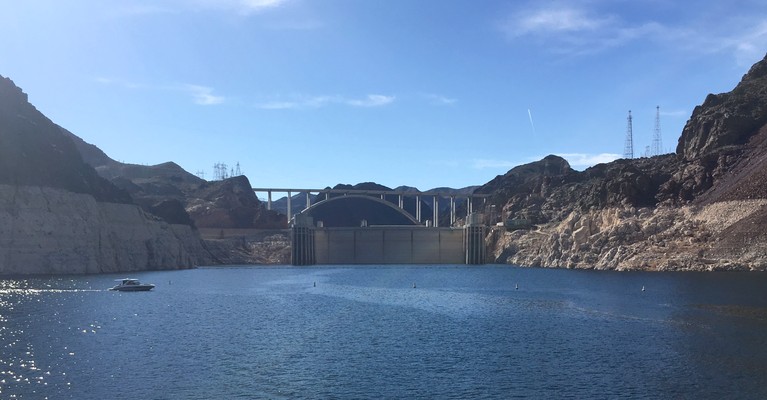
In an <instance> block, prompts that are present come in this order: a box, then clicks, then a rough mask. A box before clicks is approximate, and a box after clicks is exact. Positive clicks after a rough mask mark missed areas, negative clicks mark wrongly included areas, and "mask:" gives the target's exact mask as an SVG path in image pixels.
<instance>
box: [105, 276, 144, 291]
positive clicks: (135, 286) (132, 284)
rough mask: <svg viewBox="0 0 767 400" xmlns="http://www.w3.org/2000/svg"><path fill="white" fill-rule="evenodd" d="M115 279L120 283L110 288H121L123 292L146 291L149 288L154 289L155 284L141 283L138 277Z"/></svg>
mask: <svg viewBox="0 0 767 400" xmlns="http://www.w3.org/2000/svg"><path fill="white" fill-rule="evenodd" d="M115 281H117V282H120V283H119V284H117V285H115V286H114V287H112V288H110V289H109V290H119V291H122V292H145V291H147V290H152V289H154V285H153V284H151V283H141V282H139V280H138V279H133V278H124V279H115Z"/></svg>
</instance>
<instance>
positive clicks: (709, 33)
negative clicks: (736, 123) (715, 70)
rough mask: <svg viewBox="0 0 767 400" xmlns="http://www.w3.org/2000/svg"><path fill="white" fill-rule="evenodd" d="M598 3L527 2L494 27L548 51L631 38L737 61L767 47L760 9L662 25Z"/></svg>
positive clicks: (600, 46)
mask: <svg viewBox="0 0 767 400" xmlns="http://www.w3.org/2000/svg"><path fill="white" fill-rule="evenodd" d="M598 4H599V2H587V3H582V4H572V3H570V4H568V3H564V2H554V3H549V4H548V5H546V6H543V7H538V8H526V9H523V10H520V11H519V12H516V13H514V14H512V15H510V16H509V17H508V18H506V19H505V20H504V21H503V22H502V23H501V24H499V25H498V28H499V30H500V31H501V32H502V33H503V34H504V35H505V36H506V37H507V38H508V39H509V40H511V41H515V42H529V41H533V42H535V43H537V44H541V45H543V46H545V48H547V49H548V51H549V52H553V53H558V54H565V55H588V54H596V53H600V52H603V51H605V50H608V49H612V48H617V47H621V46H625V45H627V44H629V43H632V42H636V41H651V42H653V43H655V44H656V45H662V46H665V47H668V48H670V49H672V50H683V51H687V52H692V53H703V54H716V53H730V54H732V56H733V57H734V58H735V61H736V62H737V63H738V65H746V66H748V65H751V64H752V63H753V62H754V61H755V60H759V59H761V58H762V57H763V56H764V49H765V47H767V21H765V20H764V17H763V15H762V14H760V13H750V14H746V13H744V14H742V15H739V16H735V17H729V18H724V16H723V18H721V19H718V20H717V23H716V24H714V25H712V24H711V21H709V20H694V19H678V21H679V22H675V25H667V24H664V23H661V22H659V21H658V20H646V21H643V22H631V21H632V20H631V19H628V18H624V17H622V16H621V15H618V14H615V13H603V12H600V11H599V10H597V9H596V7H593V5H598ZM587 5H591V6H592V7H589V6H587Z"/></svg>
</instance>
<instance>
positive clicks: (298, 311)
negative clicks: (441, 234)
mask: <svg viewBox="0 0 767 400" xmlns="http://www.w3.org/2000/svg"><path fill="white" fill-rule="evenodd" d="M120 277H121V276H114V275H99V276H96V275H89V276H66V277H61V276H60V277H45V278H34V279H18V280H9V279H6V280H0V398H31V399H39V398H45V397H48V398H51V399H59V398H75V399H81V398H115V399H120V398H142V399H210V398H290V399H293V398H460V399H463V398H514V397H521V398H524V397H534V398H541V397H554V398H561V397H573V398H698V397H705V398H721V397H739V398H767V290H765V289H767V275H763V274H746V273H669V274H667V273H616V272H594V271H569V270H546V269H522V268H514V267H508V266H485V267H466V266H460V267H457V266H386V267H370V266H364V267H362V266H361V267H356V268H340V267H339V268H333V267H312V268H291V267H275V268H263V267H227V268H200V269H196V270H187V271H172V272H171V271H168V272H151V273H141V274H137V275H135V276H131V277H137V278H139V279H141V280H142V281H146V282H149V283H154V284H156V285H157V287H156V289H155V290H154V291H152V292H143V293H119V292H110V291H108V290H106V289H107V288H109V287H110V286H112V285H113V284H114V282H113V280H114V279H116V278H120ZM414 286H415V287H414ZM517 286H518V289H516V287H517ZM643 286H644V287H645V291H642V290H641V288H642V287H643Z"/></svg>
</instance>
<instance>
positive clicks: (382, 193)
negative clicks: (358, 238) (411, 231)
mask: <svg viewBox="0 0 767 400" xmlns="http://www.w3.org/2000/svg"><path fill="white" fill-rule="evenodd" d="M253 192H255V193H266V194H267V203H266V207H267V209H268V210H271V209H272V206H273V196H272V194H273V193H285V194H286V198H287V218H288V223H289V224H290V221H291V220H292V219H293V207H292V206H293V204H292V201H293V197H294V195H302V194H303V195H305V196H306V207H304V210H306V209H308V208H310V207H312V205H313V204H312V196H313V195H315V196H316V197H315V199H317V198H320V199H321V198H322V197H324V199H321V200H317V201H315V202H314V204H316V203H318V202H321V201H323V200H329V199H330V198H331V196H332V195H337V196H375V197H378V198H380V199H381V200H384V201H389V199H390V198H396V199H397V202H396V203H393V204H395V205H396V206H397V208H398V209H400V210H401V211H402V212H404V213H405V214H407V215H409V216H410V217H411V218H413V219H414V220H415V221H417V223H418V224H423V223H424V217H425V216H424V215H423V213H422V208H423V207H422V204H423V203H422V202H424V201H428V200H429V199H431V208H432V216H431V219H430V220H429V221H432V224H433V226H434V227H439V210H440V207H439V201H440V199H448V201H449V203H450V225H451V226H452V225H453V224H455V222H456V208H457V206H458V204H459V202H465V203H466V214H467V215H469V214H473V213H474V207H475V206H476V205H477V204H476V203H477V202H480V201H481V205H484V204H485V202H486V201H487V198H488V197H490V195H489V194H476V193H471V194H459V193H456V192H454V191H439V190H434V191H426V192H421V191H398V190H360V189H285V188H253ZM406 198H415V215H413V214H412V213H410V212H409V211H408V210H406V209H405V199H406ZM427 204H428V203H427Z"/></svg>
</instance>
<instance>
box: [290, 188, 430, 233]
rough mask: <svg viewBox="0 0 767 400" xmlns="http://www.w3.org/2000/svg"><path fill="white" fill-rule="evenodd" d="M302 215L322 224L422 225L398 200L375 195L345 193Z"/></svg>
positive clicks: (320, 203) (313, 207)
mask: <svg viewBox="0 0 767 400" xmlns="http://www.w3.org/2000/svg"><path fill="white" fill-rule="evenodd" d="M299 215H304V216H309V217H312V218H313V219H314V221H315V223H317V222H318V221H322V223H323V226H325V227H328V228H334V227H359V226H360V225H361V224H362V221H363V220H364V221H367V223H368V225H420V224H419V223H418V221H417V220H416V219H415V218H414V217H413V216H412V215H410V214H409V213H408V212H407V211H405V210H403V209H401V208H399V207H397V206H396V205H395V204H392V203H391V202H388V201H386V200H382V199H380V198H377V197H373V196H366V195H345V196H337V197H331V198H328V199H326V200H322V201H319V202H317V203H314V204H312V205H311V206H310V207H309V208H307V209H305V210H303V211H301V213H300V214H299Z"/></svg>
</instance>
